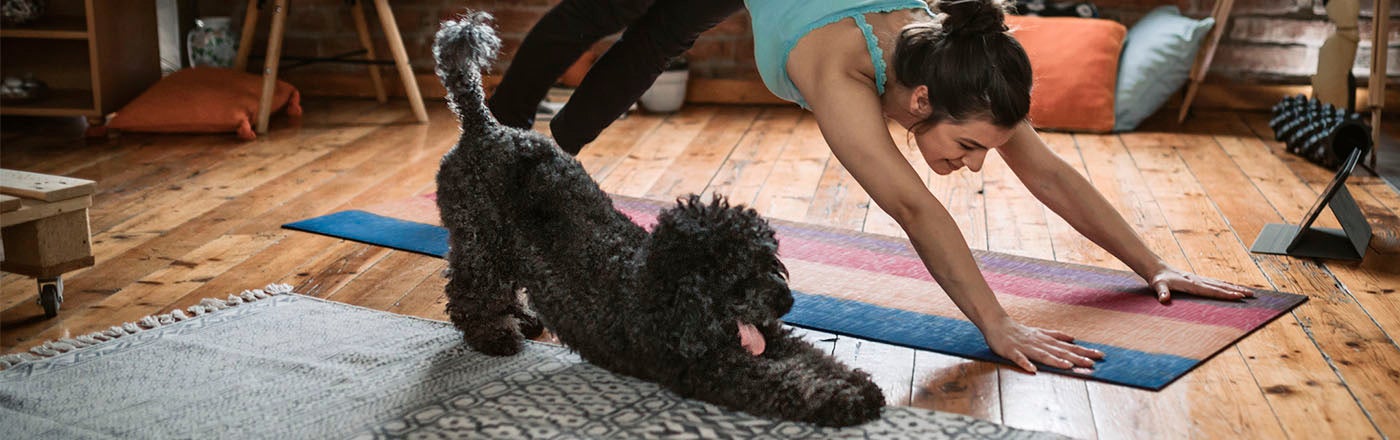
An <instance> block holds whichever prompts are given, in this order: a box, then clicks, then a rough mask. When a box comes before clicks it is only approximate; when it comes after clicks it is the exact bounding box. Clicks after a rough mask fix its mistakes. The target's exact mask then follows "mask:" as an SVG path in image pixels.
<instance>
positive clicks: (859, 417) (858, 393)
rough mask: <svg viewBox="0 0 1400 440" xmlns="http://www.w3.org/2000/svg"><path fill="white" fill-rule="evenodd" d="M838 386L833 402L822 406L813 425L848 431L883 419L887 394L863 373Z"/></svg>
mask: <svg viewBox="0 0 1400 440" xmlns="http://www.w3.org/2000/svg"><path fill="white" fill-rule="evenodd" d="M834 385H835V386H836V388H835V389H834V390H832V391H833V392H832V393H831V394H830V395H829V398H828V399H827V400H826V401H824V402H820V403H818V407H817V409H816V411H815V412H814V413H813V420H812V422H813V423H816V424H818V425H822V426H831V427H845V426H854V425H859V424H862V423H865V422H869V421H871V420H875V419H878V418H880V410H881V409H882V408H884V407H885V393H884V392H882V391H880V387H879V386H878V385H875V383H874V382H871V381H870V377H869V376H868V375H866V374H864V373H859V374H857V375H856V376H855V377H852V378H850V379H848V380H845V381H838V382H836V383H835V384H834Z"/></svg>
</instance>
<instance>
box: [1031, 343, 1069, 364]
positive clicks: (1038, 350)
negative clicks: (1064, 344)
mask: <svg viewBox="0 0 1400 440" xmlns="http://www.w3.org/2000/svg"><path fill="white" fill-rule="evenodd" d="M1051 350H1053V348H1050V347H1034V348H1031V349H1029V350H1026V351H1028V352H1030V357H1031V359H1034V360H1035V361H1036V362H1040V363H1042V364H1045V365H1049V366H1052V367H1055V368H1059V369H1069V368H1073V367H1074V363H1073V362H1070V361H1069V360H1067V359H1063V358H1061V357H1059V356H1056V355H1054V354H1052V353H1051V352H1050V351H1051Z"/></svg>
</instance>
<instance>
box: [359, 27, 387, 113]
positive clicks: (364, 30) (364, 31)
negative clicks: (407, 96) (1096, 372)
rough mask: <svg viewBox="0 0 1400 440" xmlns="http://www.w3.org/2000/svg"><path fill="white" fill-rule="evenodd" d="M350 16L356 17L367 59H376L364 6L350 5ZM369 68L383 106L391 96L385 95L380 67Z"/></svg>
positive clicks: (377, 97)
mask: <svg viewBox="0 0 1400 440" xmlns="http://www.w3.org/2000/svg"><path fill="white" fill-rule="evenodd" d="M350 15H352V16H354V17H355V31H356V32H358V33H359V34H360V45H361V46H363V47H364V48H365V59H367V60H373V59H375V57H374V41H373V40H370V38H369V25H368V24H367V23H366V22H365V10H364V6H363V5H361V4H360V2H358V1H356V2H355V3H354V4H352V5H350ZM368 67H369V81H370V82H371V83H373V84H374V97H375V99H378V100H379V103H380V104H383V103H385V102H387V101H388V100H389V96H388V95H387V94H385V93H384V79H383V78H382V77H380V76H379V66H378V65H375V64H370V65H368Z"/></svg>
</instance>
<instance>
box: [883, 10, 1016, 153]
mask: <svg viewBox="0 0 1400 440" xmlns="http://www.w3.org/2000/svg"><path fill="white" fill-rule="evenodd" d="M1007 8H1008V6H1007V5H1006V4H1005V3H1003V0H953V1H941V2H938V3H937V4H936V5H935V10H936V12H938V14H937V15H938V16H941V17H942V20H935V22H933V23H925V24H914V25H910V26H907V27H905V28H904V30H902V31H900V34H899V40H898V42H896V44H895V49H894V68H895V75H896V77H897V78H898V79H899V82H900V84H903V85H904V86H906V87H910V88H913V87H918V86H927V87H928V95H929V104H930V105H932V106H933V114H932V115H931V116H929V117H928V118H927V119H925V120H923V121H920V122H919V123H918V124H917V125H916V126H915V127H913V128H912V129H911V130H912V131H922V130H924V129H927V127H931V126H933V125H936V124H939V123H942V122H945V121H953V122H961V121H967V120H970V119H977V118H985V119H986V120H988V121H989V122H991V123H992V124H993V125H996V126H998V127H1002V128H1011V127H1013V126H1015V125H1016V124H1018V123H1020V122H1021V121H1022V120H1025V118H1026V115H1027V114H1028V113H1030V107H1031V62H1030V58H1028V57H1027V56H1026V50H1025V49H1024V48H1022V47H1021V43H1019V42H1017V41H1016V39H1015V38H1012V37H1011V34H1010V32H1009V31H1010V29H1008V28H1007V27H1006V10H1007Z"/></svg>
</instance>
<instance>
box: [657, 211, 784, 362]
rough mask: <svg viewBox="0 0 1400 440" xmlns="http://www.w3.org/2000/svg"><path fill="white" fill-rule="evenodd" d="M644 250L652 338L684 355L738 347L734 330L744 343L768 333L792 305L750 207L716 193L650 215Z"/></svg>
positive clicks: (769, 239)
mask: <svg viewBox="0 0 1400 440" xmlns="http://www.w3.org/2000/svg"><path fill="white" fill-rule="evenodd" d="M649 248H650V250H649V254H648V257H647V268H646V272H647V274H646V277H647V280H648V284H649V285H650V286H652V288H653V289H655V290H654V291H653V292H649V293H648V295H655V296H653V297H652V298H651V299H653V300H654V302H653V304H654V305H655V306H656V307H657V310H656V313H657V314H658V316H656V317H654V318H661V319H656V321H657V324H658V325H659V326H660V327H658V328H657V329H656V331H657V332H658V333H656V334H657V335H671V337H669V338H667V339H669V340H670V342H671V343H674V344H676V346H675V347H672V348H673V349H674V350H676V351H677V352H679V353H681V354H682V355H683V356H685V357H698V356H703V355H704V354H705V353H707V352H709V351H710V350H713V349H730V348H733V347H734V346H738V345H739V344H740V343H741V342H740V339H741V338H740V334H741V332H742V333H746V335H745V336H746V338H747V339H750V340H745V341H744V343H751V342H755V341H753V340H751V339H752V338H758V337H759V335H755V334H754V330H757V332H758V333H761V334H762V335H763V336H762V338H763V339H766V338H767V337H771V336H773V335H776V334H778V331H779V329H780V328H781V325H782V322H781V321H780V319H781V318H782V316H783V315H785V314H787V312H788V310H790V309H791V308H792V292H791V291H789V290H788V285H787V268H786V267H784V266H783V263H782V262H781V261H779V260H778V240H777V239H776V238H774V236H773V229H772V228H771V227H770V226H769V225H768V222H767V221H766V220H764V219H763V218H762V217H759V215H758V213H757V212H755V211H754V210H753V209H750V208H746V207H744V206H730V205H729V203H728V201H726V200H725V199H723V198H722V197H719V196H715V197H714V198H713V199H712V200H711V201H710V202H709V203H705V202H703V201H702V200H701V199H700V196H697V195H691V196H689V197H686V198H682V199H680V200H678V201H677V204H676V206H675V207H672V208H670V209H667V210H665V211H663V212H662V213H661V215H660V216H659V217H658V219H657V225H656V228H655V229H654V230H653V231H652V234H651V243H650V246H649ZM746 327H747V331H745V328H746ZM757 342H759V343H762V342H763V341H762V340H759V341H757Z"/></svg>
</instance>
